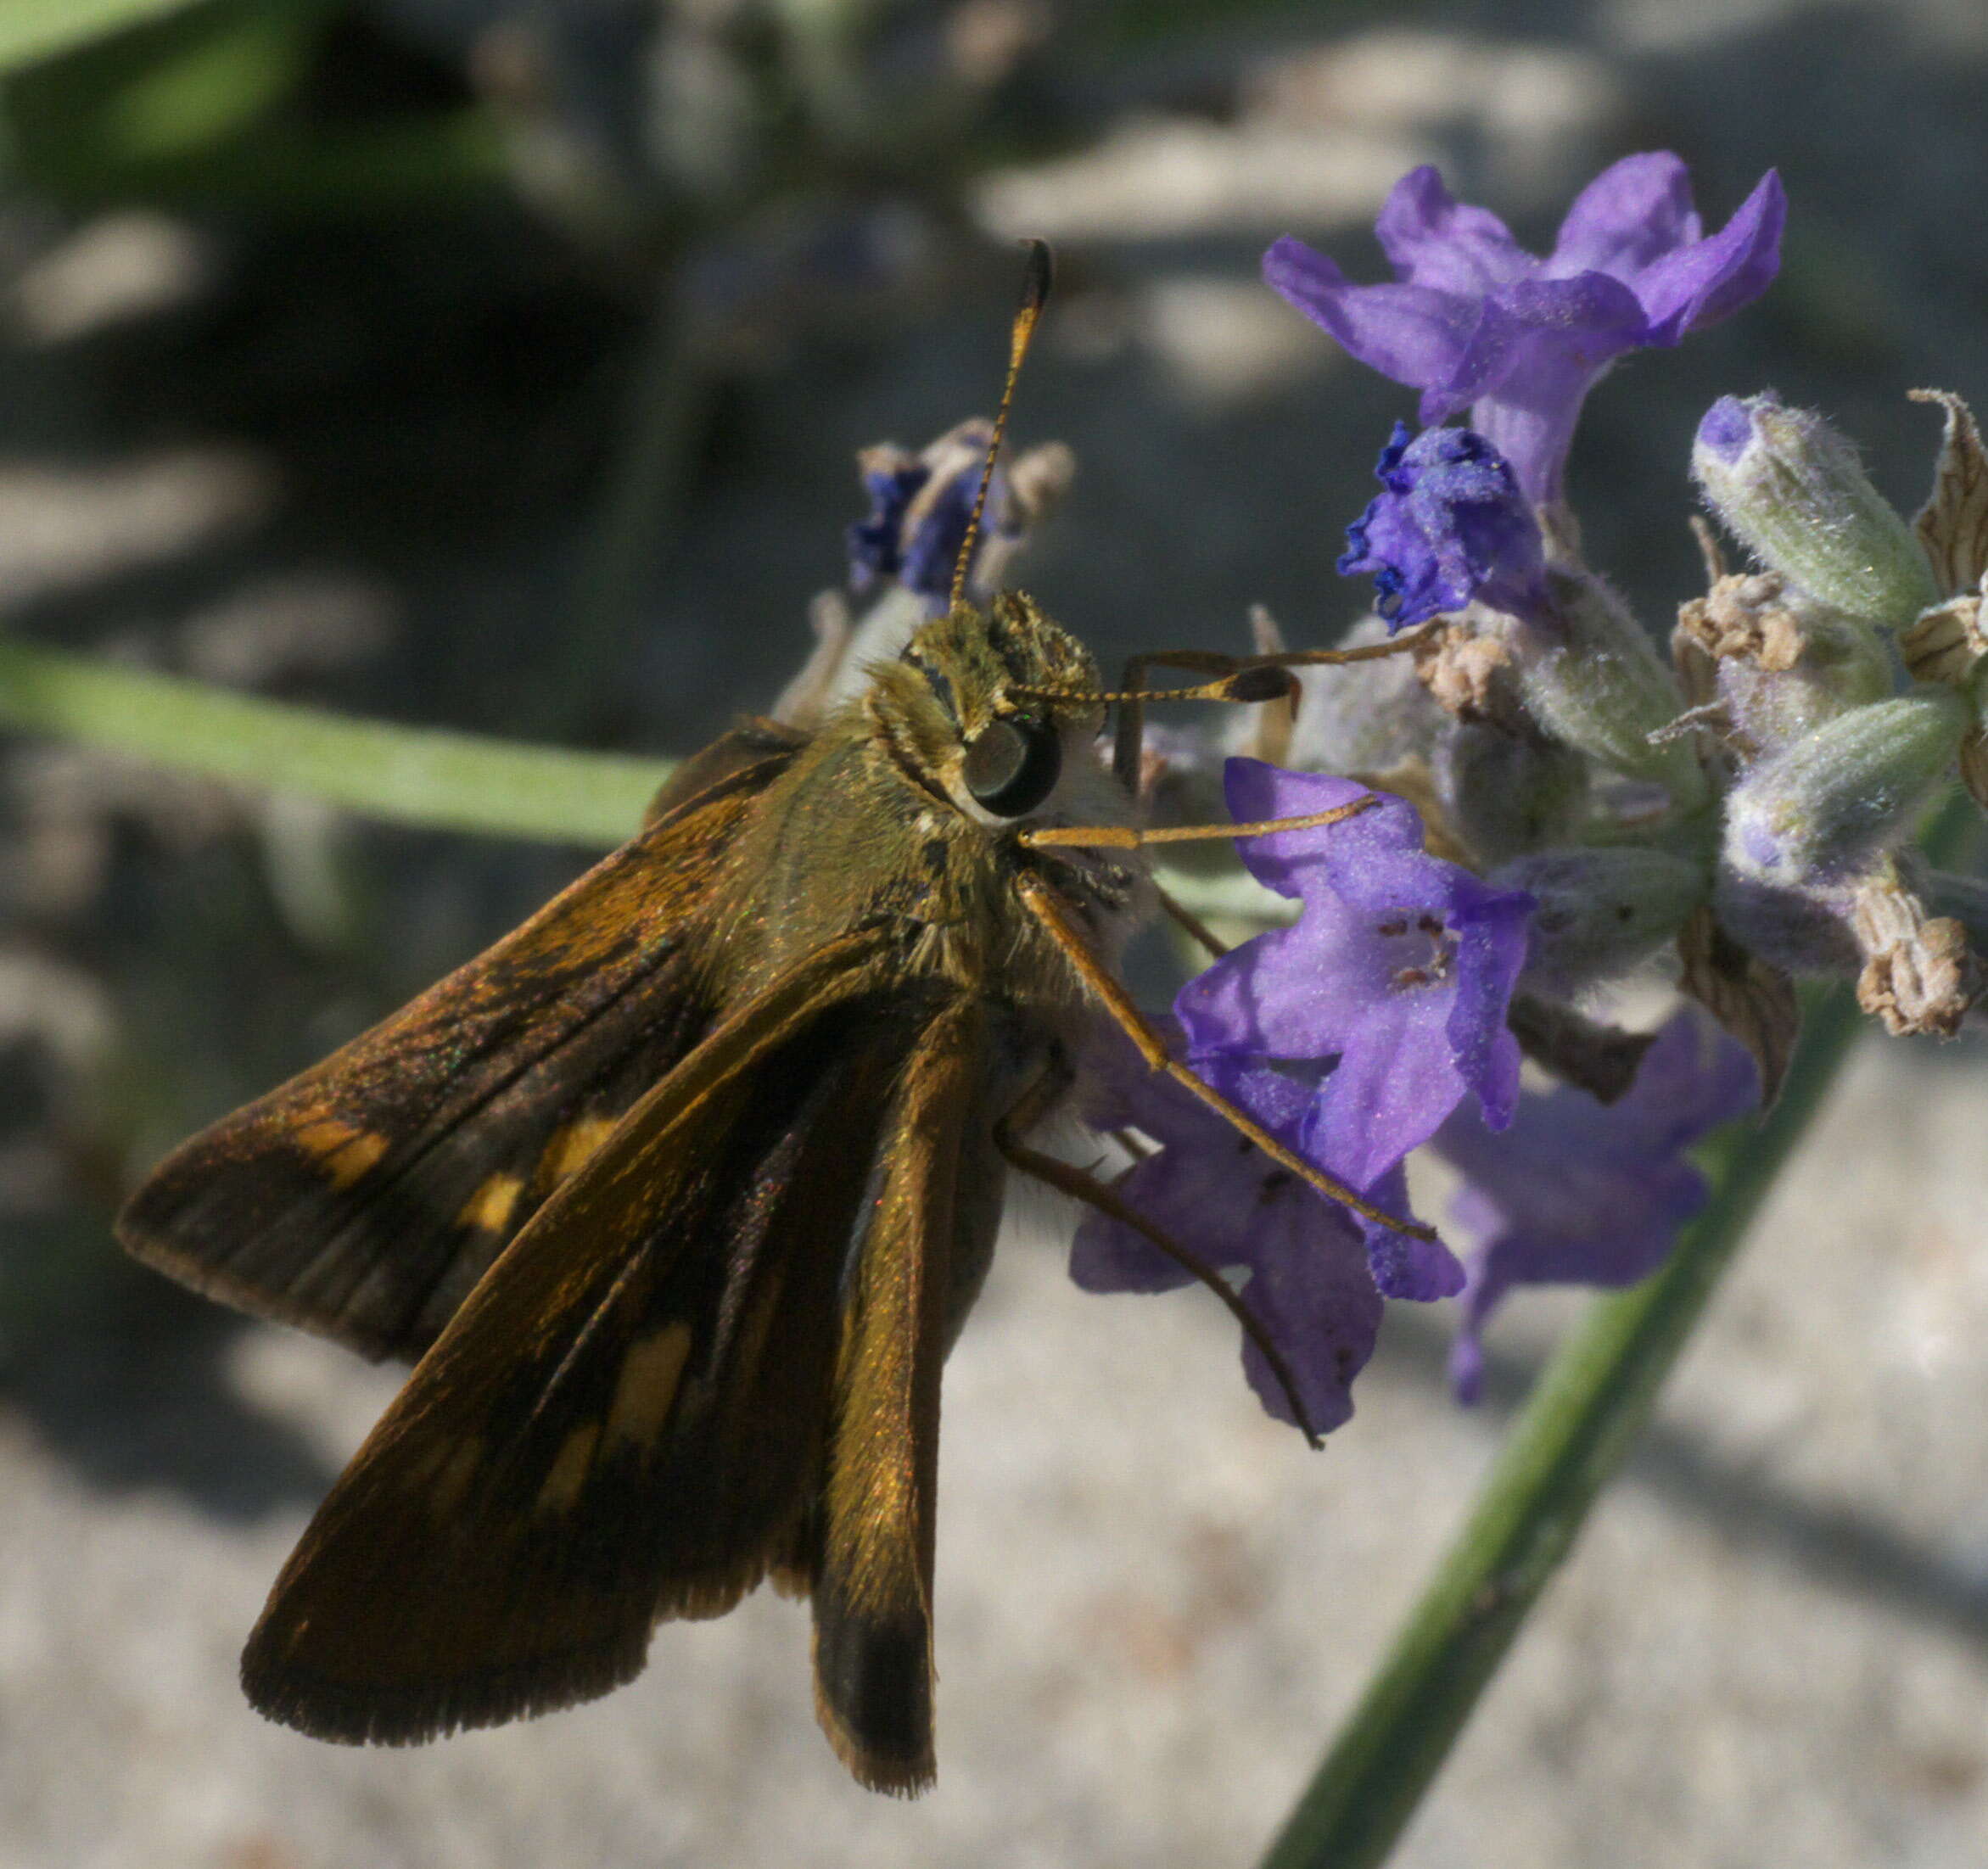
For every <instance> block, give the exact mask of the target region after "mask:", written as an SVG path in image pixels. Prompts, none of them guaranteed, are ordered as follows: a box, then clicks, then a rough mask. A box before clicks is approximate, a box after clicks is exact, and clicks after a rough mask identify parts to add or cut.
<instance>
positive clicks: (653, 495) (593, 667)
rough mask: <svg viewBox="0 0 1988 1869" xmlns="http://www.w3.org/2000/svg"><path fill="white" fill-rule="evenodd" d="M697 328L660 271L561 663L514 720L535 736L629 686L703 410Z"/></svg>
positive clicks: (705, 374) (705, 383) (707, 386)
mask: <svg viewBox="0 0 1988 1869" xmlns="http://www.w3.org/2000/svg"><path fill="white" fill-rule="evenodd" d="M693 325H694V320H693V318H692V316H691V315H690V314H689V313H688V312H687V311H686V309H685V306H684V302H683V295H682V294H681V293H680V291H679V290H678V289H677V286H676V283H675V280H674V278H673V277H669V275H668V274H667V273H666V274H665V276H664V283H663V286H662V289H661V293H660V295H659V297H658V300H657V304H656V308H655V311H654V312H653V313H652V316H651V318H650V322H649V329H648V333H647V336H646V338H645V339H644V341H643V344H642V350H641V359H640V361H639V364H638V367H637V371H636V380H635V383H634V384H633V386H632V393H631V395H630V399H629V402H628V407H627V427H626V429H625V431H624V434H623V435H622V437H621V440H620V445H619V448H618V450H617V451H616V453H615V456H614V459H613V462H612V464H611V465H610V467H609V469H608V479H607V485H606V489H605V491H604V495H603V498H602V504H601V510H600V513H599V516H598V518H596V521H595V523H594V526H593V529H592V531H591V534H590V535H589V537H588V538H587V540H585V545H584V546H583V548H582V556H581V559H580V567H579V571H578V574H577V575H576V576H575V578H574V590H573V600H572V606H571V609H570V613H569V617H568V627H567V629H566V630H565V631H564V632H563V635H562V638H561V641H560V646H559V659H558V661H557V664H556V665H554V666H553V667H552V668H550V669H546V670H543V671H541V673H540V675H539V676H538V678H537V679H536V680H535V682H534V684H533V686H532V689H531V691H530V692H529V693H528V694H525V695H521V696H519V697H518V700H517V702H516V706H515V709H514V711H515V712H516V713H518V717H519V718H521V719H525V720H527V721H529V723H530V725H532V727H534V728H535V729H536V730H538V731H540V732H543V733H555V734H556V733H563V732H566V731H568V730H571V729H572V727H573V726H574V724H575V723H576V722H578V721H579V720H580V719H582V718H584V716H585V713H586V710H587V708H588V707H589V706H590V705H592V704H595V703H597V702H599V701H600V700H601V699H602V697H603V696H608V695H612V694H613V693H614V692H616V691H617V686H618V685H619V684H620V683H621V682H622V681H623V680H624V679H625V676H626V674H627V668H628V663H629V662H630V658H631V657H632V656H633V654H634V652H635V645H636V641H637V639H638V637H639V635H640V633H641V624H642V619H643V613H644V607H645V605H646V604H647V602H648V601H649V596H650V593H651V592H652V590H653V589H654V587H655V581H656V574H657V571H658V568H659V567H660V565H661V564H662V562H663V560H664V557H665V556H666V555H667V554H668V552H669V547H670V546H671V545H672V544H673V543H674V542H675V534H676V529H677V522H678V518H679V516H680V512H681V509H682V506H683V501H684V497H685V495H686V493H687V491H688V490H689V486H690V478H691V467H692V455H693V453H694V451H695V449H696V447H697V439H698V436H699V434H701V433H702V430H703V422H704V419H705V416H706V411H707V410H708V406H709V397H710V390H711V379H710V375H709V371H708V366H707V364H706V362H705V360H704V349H705V347H704V346H703V344H702V343H701V342H700V340H699V338H698V335H697V333H696V331H695V330H694V328H693Z"/></svg>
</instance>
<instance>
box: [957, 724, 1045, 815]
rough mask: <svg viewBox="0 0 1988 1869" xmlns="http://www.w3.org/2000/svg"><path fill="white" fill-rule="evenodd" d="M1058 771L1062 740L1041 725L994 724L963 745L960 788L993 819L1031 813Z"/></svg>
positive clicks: (1041, 800) (1042, 798) (1040, 801)
mask: <svg viewBox="0 0 1988 1869" xmlns="http://www.w3.org/2000/svg"><path fill="white" fill-rule="evenodd" d="M1062 769H1063V741H1062V736H1061V735H1060V734H1058V733H1057V731H1056V729H1055V728H1054V727H1053V726H1050V725H1048V724H1047V723H1045V722H1044V721H1040V720H996V721H995V722H994V723H993V725H990V726H988V727H986V728H984V729H983V730H982V731H981V732H979V733H977V734H976V735H975V736H973V738H972V740H971V741H969V742H968V743H967V747H966V769H965V778H966V789H967V791H968V792H971V793H972V795H973V802H974V803H976V804H978V805H981V806H983V807H984V808H985V809H987V810H989V811H991V812H993V813H994V815H995V816H996V817H997V818H1019V817H1021V816H1022V814H1024V813H1025V812H1030V811H1033V810H1034V809H1035V808H1036V807H1037V806H1038V805H1039V804H1040V803H1042V802H1043V800H1044V798H1046V797H1049V795H1050V793H1051V792H1054V791H1055V790H1056V779H1057V776H1058V775H1060V774H1061V771H1062Z"/></svg>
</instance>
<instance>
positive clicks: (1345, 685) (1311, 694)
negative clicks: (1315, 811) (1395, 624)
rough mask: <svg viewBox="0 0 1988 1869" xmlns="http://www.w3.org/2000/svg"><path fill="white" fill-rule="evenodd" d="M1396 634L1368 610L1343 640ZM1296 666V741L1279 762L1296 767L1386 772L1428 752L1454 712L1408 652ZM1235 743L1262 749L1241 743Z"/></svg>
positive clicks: (1241, 749) (1361, 643) (1347, 644)
mask: <svg viewBox="0 0 1988 1869" xmlns="http://www.w3.org/2000/svg"><path fill="white" fill-rule="evenodd" d="M1390 634H1391V631H1390V630H1389V629H1388V627H1387V625H1386V624H1385V623H1384V622H1382V621H1381V619H1380V618H1379V617H1369V618H1363V619H1362V620H1361V621H1360V622H1358V623H1357V624H1354V625H1353V627H1352V629H1351V630H1347V633H1346V635H1345V636H1344V637H1343V638H1342V639H1341V641H1340V643H1339V645H1338V646H1339V647H1341V648H1342V649H1360V648H1365V647H1368V646H1371V645H1372V644H1375V643H1377V642H1385V641H1386V640H1387V638H1388V636H1389V635H1390ZM1296 674H1297V679H1298V687H1299V698H1298V708H1297V719H1296V723H1295V724H1294V725H1293V726H1292V729H1291V742H1290V745H1289V746H1288V747H1286V748H1285V751H1284V753H1283V755H1282V757H1281V758H1278V759H1277V760H1276V761H1275V762H1274V763H1275V764H1278V765H1281V766H1288V767H1290V768H1291V769H1292V770H1293V771H1296V772H1386V771H1387V770H1388V769H1390V768H1391V767H1394V766H1397V765H1399V764H1401V763H1402V761H1403V760H1404V759H1415V758H1426V757H1427V756H1428V754H1429V751H1430V748H1431V747H1432V746H1433V745H1434V744H1435V741H1436V736H1437V735H1438V734H1439V733H1440V732H1441V731H1442V729H1443V727H1444V726H1445V725H1446V724H1447V722H1448V715H1446V714H1445V713H1443V711H1442V708H1440V707H1438V706H1437V705H1436V702H1434V701H1433V700H1432V699H1431V697H1430V695H1429V691H1428V690H1427V689H1426V688H1425V687H1424V686H1423V685H1422V683H1421V681H1420V679H1419V678H1418V677H1417V675H1416V673H1415V663H1414V658H1413V657H1410V656H1406V655H1401V656H1386V657H1382V658H1380V659H1378V660H1376V661H1373V662H1355V663H1348V664H1347V665H1346V666H1344V667H1342V668H1332V667H1324V668H1312V669H1298V670H1296ZM1230 750H1231V751H1232V752H1235V753H1255V752H1256V749H1255V748H1253V747H1247V746H1243V745H1240V744H1239V745H1233V746H1232V747H1230ZM1257 757H1259V758H1261V757H1265V755H1263V754H1257Z"/></svg>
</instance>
